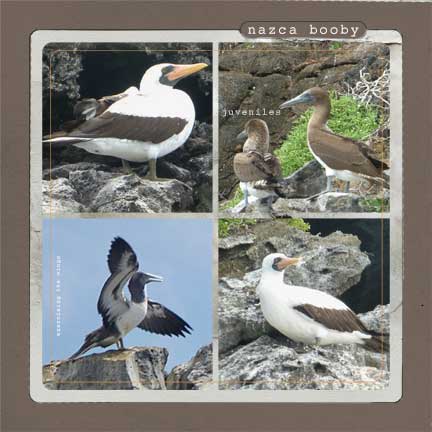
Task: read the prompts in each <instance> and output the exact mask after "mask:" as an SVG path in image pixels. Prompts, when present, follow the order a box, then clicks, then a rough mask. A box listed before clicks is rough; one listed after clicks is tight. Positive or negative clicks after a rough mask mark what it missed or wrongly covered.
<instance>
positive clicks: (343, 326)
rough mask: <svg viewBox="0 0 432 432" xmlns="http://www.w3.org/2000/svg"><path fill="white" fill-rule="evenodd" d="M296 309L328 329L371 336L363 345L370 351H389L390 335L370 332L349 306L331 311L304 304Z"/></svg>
mask: <svg viewBox="0 0 432 432" xmlns="http://www.w3.org/2000/svg"><path fill="white" fill-rule="evenodd" d="M294 309H295V310H296V311H298V312H299V313H301V314H302V315H304V316H307V317H308V318H310V319H312V320H314V321H315V322H318V323H320V324H322V325H323V326H324V327H326V328H328V329H331V330H337V331H340V332H349V333H351V332H354V331H358V332H360V333H363V334H368V335H370V336H371V338H370V339H364V345H363V346H364V348H366V349H368V350H370V351H375V352H383V351H388V350H389V344H388V335H386V334H381V333H377V332H374V331H370V330H368V329H367V328H366V326H365V325H364V324H363V323H362V322H361V320H360V319H359V318H358V316H357V315H356V314H355V313H354V312H353V311H352V310H351V309H350V308H349V307H348V306H346V308H345V309H331V308H324V307H319V306H314V305H311V304H302V305H298V306H295V307H294Z"/></svg>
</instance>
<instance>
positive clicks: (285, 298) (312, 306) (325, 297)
mask: <svg viewBox="0 0 432 432" xmlns="http://www.w3.org/2000/svg"><path fill="white" fill-rule="evenodd" d="M300 262H301V258H288V257H287V256H286V255H284V254H280V253H273V254H270V255H267V256H266V257H265V258H264V260H263V263H262V275H261V280H260V283H259V285H258V288H257V291H258V295H259V298H260V303H261V310H262V312H263V314H264V317H265V319H266V320H267V321H268V322H269V323H270V324H271V325H272V326H273V327H274V328H275V329H277V330H279V331H280V332H281V333H282V334H284V335H285V336H287V337H288V338H290V339H291V340H293V341H295V342H301V343H305V344H312V345H330V344H358V345H362V346H364V348H366V349H369V350H371V351H376V352H382V351H388V344H387V342H386V341H384V340H383V338H382V335H381V334H378V333H374V332H372V331H369V330H368V329H367V328H366V327H365V326H364V324H363V323H362V322H361V321H360V319H359V318H358V317H357V315H356V314H355V313H354V312H353V311H352V310H351V309H350V308H349V307H348V306H347V305H346V304H345V303H343V302H342V301H340V300H338V299H337V298H336V297H333V296H331V295H330V294H327V293H325V292H322V291H318V290H315V289H311V288H306V287H301V286H294V285H288V284H286V283H285V282H284V269H285V268H286V267H288V266H290V265H294V264H299V263H300Z"/></svg>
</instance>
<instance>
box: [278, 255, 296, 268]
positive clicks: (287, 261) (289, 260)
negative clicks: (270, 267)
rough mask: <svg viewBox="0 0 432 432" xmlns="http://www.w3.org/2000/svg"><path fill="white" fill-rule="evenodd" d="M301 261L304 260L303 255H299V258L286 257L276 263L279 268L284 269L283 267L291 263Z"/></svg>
mask: <svg viewBox="0 0 432 432" xmlns="http://www.w3.org/2000/svg"><path fill="white" fill-rule="evenodd" d="M301 261H302V258H301V257H298V258H284V259H283V260H281V261H279V262H278V263H277V264H276V267H277V268H278V269H279V270H283V269H285V268H287V267H288V266H290V265H295V264H299V263H300V262H301Z"/></svg>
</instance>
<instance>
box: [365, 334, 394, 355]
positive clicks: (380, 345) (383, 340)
mask: <svg viewBox="0 0 432 432" xmlns="http://www.w3.org/2000/svg"><path fill="white" fill-rule="evenodd" d="M363 346H364V348H366V349H367V350H369V351H374V352H378V353H380V352H388V351H389V348H390V347H389V343H388V335H386V334H380V333H373V334H372V337H371V338H370V339H366V340H365V344H364V345H363Z"/></svg>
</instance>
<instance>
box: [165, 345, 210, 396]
mask: <svg viewBox="0 0 432 432" xmlns="http://www.w3.org/2000/svg"><path fill="white" fill-rule="evenodd" d="M212 358H213V356H212V345H211V344H210V345H206V346H203V347H201V348H200V349H199V350H198V351H197V353H196V354H195V356H194V357H192V358H191V359H190V360H189V361H188V362H186V363H183V364H180V365H178V366H176V367H174V368H173V369H172V370H171V372H170V373H169V374H168V376H167V378H166V386H167V389H168V390H206V389H209V388H211V387H212V382H213V374H212V371H213V364H212Z"/></svg>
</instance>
